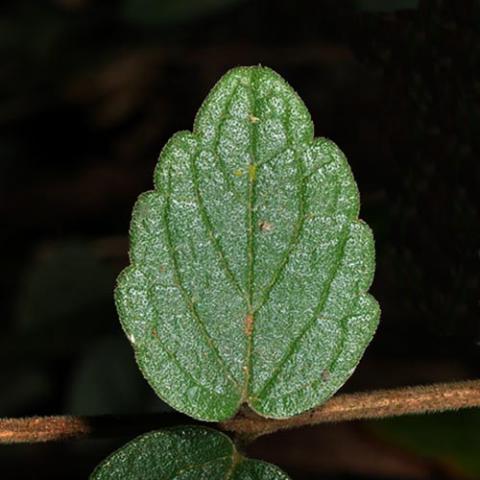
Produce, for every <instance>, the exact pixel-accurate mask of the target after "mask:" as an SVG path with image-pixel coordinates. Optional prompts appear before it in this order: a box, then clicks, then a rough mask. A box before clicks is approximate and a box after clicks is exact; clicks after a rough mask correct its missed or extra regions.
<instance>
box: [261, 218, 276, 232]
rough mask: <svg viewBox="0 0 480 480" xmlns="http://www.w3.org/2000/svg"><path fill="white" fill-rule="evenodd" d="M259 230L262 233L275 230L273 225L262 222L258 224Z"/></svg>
mask: <svg viewBox="0 0 480 480" xmlns="http://www.w3.org/2000/svg"><path fill="white" fill-rule="evenodd" d="M258 228H259V229H260V231H261V232H270V231H271V230H272V229H273V223H270V222H267V221H266V220H262V221H261V222H259V223H258Z"/></svg>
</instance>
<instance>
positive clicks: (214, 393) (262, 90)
mask: <svg viewBox="0 0 480 480" xmlns="http://www.w3.org/2000/svg"><path fill="white" fill-rule="evenodd" d="M154 183H155V190H153V191H149V192H146V193H144V194H142V195H141V196H140V197H139V199H138V201H137V203H136V205H135V207H134V210H133V216H132V221H131V228H130V240H131V247H130V260H131V265H130V267H128V268H127V269H126V270H124V272H123V273H122V274H121V275H120V277H119V280H118V287H117V289H116V304H117V309H118V312H119V315H120V320H121V322H122V325H123V328H124V330H125V332H126V334H127V336H128V338H129V339H130V342H131V343H132V345H133V347H134V350H135V353H136V358H137V362H138V364H139V366H140V369H141V370H142V372H143V374H144V376H145V378H146V379H147V380H148V382H149V383H150V384H151V386H152V387H153V388H154V390H155V391H156V392H157V394H158V395H159V396H160V397H161V398H162V399H163V400H165V401H166V402H167V403H169V404H170V405H171V406H173V407H174V408H176V409H177V410H180V411H182V412H184V413H187V414H188V415H190V416H192V417H195V418H199V419H202V420H211V421H218V420H224V419H227V418H229V417H231V416H233V415H234V414H235V412H236V411H237V410H238V408H239V406H240V405H241V404H242V403H247V404H248V405H249V406H250V407H251V408H252V409H253V410H255V411H256V412H257V413H259V414H261V415H264V416H267V417H273V418H285V417H288V416H292V415H295V414H298V413H300V412H303V411H305V410H308V409H310V408H312V407H315V406H317V405H319V404H321V403H322V402H324V401H326V400H327V399H328V398H329V397H331V396H332V395H333V394H334V393H335V392H336V391H337V390H338V389H339V388H340V387H341V386H342V385H343V384H344V383H345V381H346V380H347V379H348V377H349V376H350V375H351V374H352V372H353V371H354V369H355V367H356V365H357V364H358V362H359V361H360V358H361V356H362V355H363V352H364V350H365V348H366V347H367V345H368V344H369V342H370V340H371V338H372V336H373V334H374V331H375V329H376V326H377V323H378V319H379V314H380V310H379V307H378V304H377V302H376V301H375V300H374V299H373V297H371V296H370V295H369V294H368V293H367V290H368V289H369V287H370V285H371V282H372V279H373V274H374V269H375V251H374V242H373V236H372V233H371V231H370V229H369V228H368V226H367V225H366V224H365V223H364V222H363V221H361V220H359V219H358V214H359V206H360V205H359V195H358V190H357V187H356V184H355V181H354V178H353V176H352V173H351V171H350V167H349V165H348V163H347V161H346V159H345V157H344V155H343V154H342V152H341V151H340V149H339V148H338V147H337V146H336V145H335V144H334V143H333V142H331V141H330V140H327V139H325V138H314V135H313V125H312V121H311V118H310V115H309V113H308V110H307V109H306V107H305V105H304V104H303V102H302V100H301V99H300V98H299V96H298V95H297V94H296V92H295V91H294V90H293V89H292V88H291V87H290V86H289V85H288V84H287V83H286V82H285V81H284V80H283V79H282V78H281V77H280V76H279V75H278V74H276V73H275V72H273V71H272V70H270V69H268V68H264V67H239V68H235V69H233V70H231V71H229V72H228V73H227V74H226V75H225V76H224V77H223V78H222V79H221V80H220V81H219V82H218V83H217V85H216V86H215V87H214V88H213V90H212V91H211V92H210V94H209V95H208V97H207V99H206V100H205V102H204V103H203V105H202V107H201V108H200V110H199V112H198V115H197V117H196V120H195V124H194V128H193V132H188V131H184V132H179V133H177V134H175V135H174V136H173V137H172V138H171V139H170V141H169V142H168V143H167V144H166V146H165V147H164V149H163V150H162V152H161V154H160V158H159V161H158V164H157V167H156V170H155V175H154Z"/></svg>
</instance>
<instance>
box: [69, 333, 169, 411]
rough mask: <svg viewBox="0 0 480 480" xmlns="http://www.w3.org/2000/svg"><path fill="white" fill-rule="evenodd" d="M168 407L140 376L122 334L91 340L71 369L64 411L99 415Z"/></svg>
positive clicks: (166, 408)
mask: <svg viewBox="0 0 480 480" xmlns="http://www.w3.org/2000/svg"><path fill="white" fill-rule="evenodd" d="M169 410H171V409H170V407H168V406H167V405H166V404H165V403H163V402H162V401H161V400H160V399H159V398H158V397H157V396H156V395H155V393H154V392H153V390H152V389H151V388H150V386H149V385H148V384H147V382H146V381H145V379H144V378H143V377H142V374H141V373H140V370H139V369H138V367H137V364H136V363H135V359H134V356H133V351H132V348H131V347H130V344H129V343H128V341H127V340H126V339H125V338H124V336H120V335H118V336H107V337H103V338H100V339H97V340H94V341H93V342H92V343H91V344H90V345H89V346H88V347H87V348H86V349H85V350H84V352H83V353H82V356H81V358H80V360H79V362H78V364H77V365H76V366H75V367H74V368H73V370H72V375H71V386H70V389H69V392H68V395H67V402H66V407H65V411H66V412H67V413H71V414H75V415H101V414H121V413H125V414H132V413H136V412H162V411H169Z"/></svg>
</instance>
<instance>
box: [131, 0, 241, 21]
mask: <svg viewBox="0 0 480 480" xmlns="http://www.w3.org/2000/svg"><path fill="white" fill-rule="evenodd" d="M240 1H242V0H203V1H198V0H162V1H161V2H159V1H158V0H125V1H124V5H123V15H124V17H125V18H126V19H127V20H129V21H131V22H135V23H140V24H142V25H150V26H168V25H172V24H175V23H178V22H183V21H186V20H193V19H196V18H198V17H201V16H204V15H208V14H212V13H215V12H217V11H218V10H222V9H224V8H226V7H229V6H231V5H234V4H235V3H239V2H240Z"/></svg>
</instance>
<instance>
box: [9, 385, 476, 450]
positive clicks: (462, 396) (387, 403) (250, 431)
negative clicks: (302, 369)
mask: <svg viewBox="0 0 480 480" xmlns="http://www.w3.org/2000/svg"><path fill="white" fill-rule="evenodd" d="M470 407H480V380H470V381H463V382H453V383H438V384H433V385H428V386H416V387H408V388H396V389H390V390H378V391H372V392H365V393H353V394H343V395H337V396H335V397H333V398H332V399H331V400H329V401H328V402H327V403H325V404H324V405H321V406H320V407H318V408H316V409H313V410H311V411H309V412H306V413H303V414H301V415H297V416H295V417H291V418H287V419H285V420H273V419H268V418H263V417H260V416H257V415H252V413H251V412H248V413H247V414H238V415H237V416H236V417H234V418H233V419H231V420H228V421H225V422H221V423H219V424H217V425H216V426H217V427H218V428H220V429H222V430H225V431H228V432H232V433H235V434H237V435H240V436H242V437H249V438H255V437H258V436H261V435H265V434H267V433H273V432H275V431H277V430H283V429H288V428H296V427H302V426H306V425H315V424H319V423H326V422H340V421H347V420H360V419H366V418H384V417H394V416H400V415H407V414H414V413H417V414H419V413H426V412H442V411H446V410H457V409H460V408H470ZM185 423H201V422H198V421H195V420H192V419H191V418H189V417H187V416H185V415H182V414H179V413H164V414H153V415H123V416H111V415H105V416H90V417H88V416H86V417H77V416H53V417H30V418H5V419H0V444H1V443H32V442H48V441H55V440H65V439H72V438H81V437H115V436H120V435H130V436H131V435H134V434H139V433H142V432H145V431H147V430H154V429H158V428H162V427H167V426H172V425H178V424H185ZM210 425H211V424H210Z"/></svg>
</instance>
